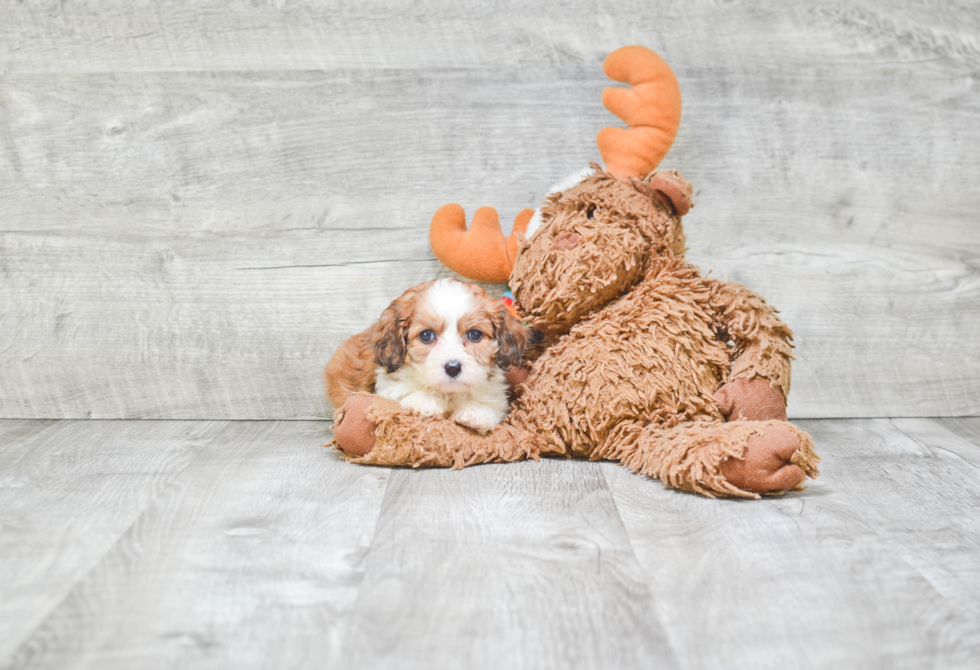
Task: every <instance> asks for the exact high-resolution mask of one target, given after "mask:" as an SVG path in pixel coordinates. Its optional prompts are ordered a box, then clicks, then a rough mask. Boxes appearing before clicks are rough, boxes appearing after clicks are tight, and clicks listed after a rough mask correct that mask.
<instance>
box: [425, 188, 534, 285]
mask: <svg viewBox="0 0 980 670" xmlns="http://www.w3.org/2000/svg"><path fill="white" fill-rule="evenodd" d="M532 214H534V210H533V209H525V210H524V211H522V212H521V213H520V214H518V215H517V218H516V219H515V220H514V231H513V232H512V233H511V234H510V237H504V233H503V231H502V230H501V229H500V217H499V216H498V215H497V210H495V209H494V208H492V207H481V208H480V209H478V210H476V214H475V215H474V216H473V225H472V226H470V229H469V230H467V229H466V214H465V213H464V212H463V208H462V207H460V206H459V205H456V204H451V205H443V206H442V207H440V208H439V210H438V211H437V212H436V213H435V215H433V217H432V223H431V224H430V225H429V244H430V245H431V246H432V251H433V252H435V255H436V258H438V259H439V260H440V261H442V262H443V264H444V265H445V266H446V267H448V268H449V269H450V270H452V271H453V272H456V273H458V274H460V275H462V276H464V277H466V278H467V279H472V280H474V281H484V282H496V283H503V282H506V281H507V280H508V279H509V278H510V271H511V270H513V269H514V261H515V260H517V252H518V250H519V248H520V240H521V238H522V237H523V236H524V233H525V231H526V230H527V222H528V221H530V220H531V215H532Z"/></svg>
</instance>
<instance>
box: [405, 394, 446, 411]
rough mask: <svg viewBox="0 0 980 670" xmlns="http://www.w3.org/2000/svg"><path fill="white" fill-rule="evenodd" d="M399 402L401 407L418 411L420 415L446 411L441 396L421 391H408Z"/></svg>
mask: <svg viewBox="0 0 980 670" xmlns="http://www.w3.org/2000/svg"><path fill="white" fill-rule="evenodd" d="M400 402H401V406H402V407H404V408H406V409H410V410H413V411H415V412H418V413H419V414H421V415H422V416H435V415H437V414H445V413H446V404H445V402H443V401H442V399H441V398H439V397H438V396H434V395H431V394H429V393H423V392H422V391H416V392H415V393H409V394H408V395H407V396H405V397H404V398H402V399H401V401H400Z"/></svg>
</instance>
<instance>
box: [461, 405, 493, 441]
mask: <svg viewBox="0 0 980 670" xmlns="http://www.w3.org/2000/svg"><path fill="white" fill-rule="evenodd" d="M501 418H502V417H499V416H497V413H496V412H494V411H493V410H492V409H491V408H489V407H486V406H484V405H466V406H464V407H460V408H459V409H457V410H456V411H455V412H453V421H455V422H456V423H458V424H459V425H461V426H466V427H467V428H472V429H473V430H475V431H476V432H478V433H482V434H483V435H486V434H487V433H489V432H490V431H491V430H493V428H494V426H496V425H497V423H499V422H500V419H501Z"/></svg>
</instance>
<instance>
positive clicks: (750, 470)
mask: <svg viewBox="0 0 980 670" xmlns="http://www.w3.org/2000/svg"><path fill="white" fill-rule="evenodd" d="M808 444H809V442H808ZM802 451H803V443H802V439H801V437H800V433H798V432H797V431H796V430H794V429H793V427H792V426H791V425H789V424H783V425H774V426H769V427H768V428H766V432H765V434H764V435H752V436H750V437H749V440H748V443H747V444H746V447H745V454H744V455H743V457H742V458H741V459H736V458H730V459H728V460H727V461H724V462H723V463H722V464H721V471H722V474H724V475H725V479H727V480H728V481H729V482H731V483H732V484H734V485H735V486H737V487H738V488H740V489H742V490H743V491H750V492H752V493H780V492H782V491H789V490H790V489H795V488H796V487H798V486H799V485H800V484H802V483H803V480H804V479H806V477H807V474H811V476H816V475H817V474H818V473H817V472H816V468H815V467H813V466H812V465H808V463H807V459H806V458H805V456H806V454H803V453H802ZM811 453H812V452H811ZM798 454H799V455H798ZM816 460H819V459H816ZM794 461H796V462H794ZM797 463H800V465H797ZM804 467H808V468H809V469H810V470H811V472H810V473H808V472H807V471H806V470H804Z"/></svg>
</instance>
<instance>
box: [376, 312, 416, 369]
mask: <svg viewBox="0 0 980 670" xmlns="http://www.w3.org/2000/svg"><path fill="white" fill-rule="evenodd" d="M403 297H404V296H403ZM406 307H407V306H406V304H405V301H404V300H403V299H402V298H399V299H398V300H395V301H394V302H393V303H391V304H390V305H388V308H387V309H386V310H385V311H384V312H382V313H381V320H380V321H378V327H377V329H376V330H375V335H374V362H375V363H376V364H377V365H378V367H382V368H384V369H385V370H386V371H387V372H388V374H391V373H392V372H394V371H395V370H397V369H398V368H400V367H401V366H402V364H403V363H405V354H406V352H407V351H408V323H409V315H408V312H407V309H406Z"/></svg>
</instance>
